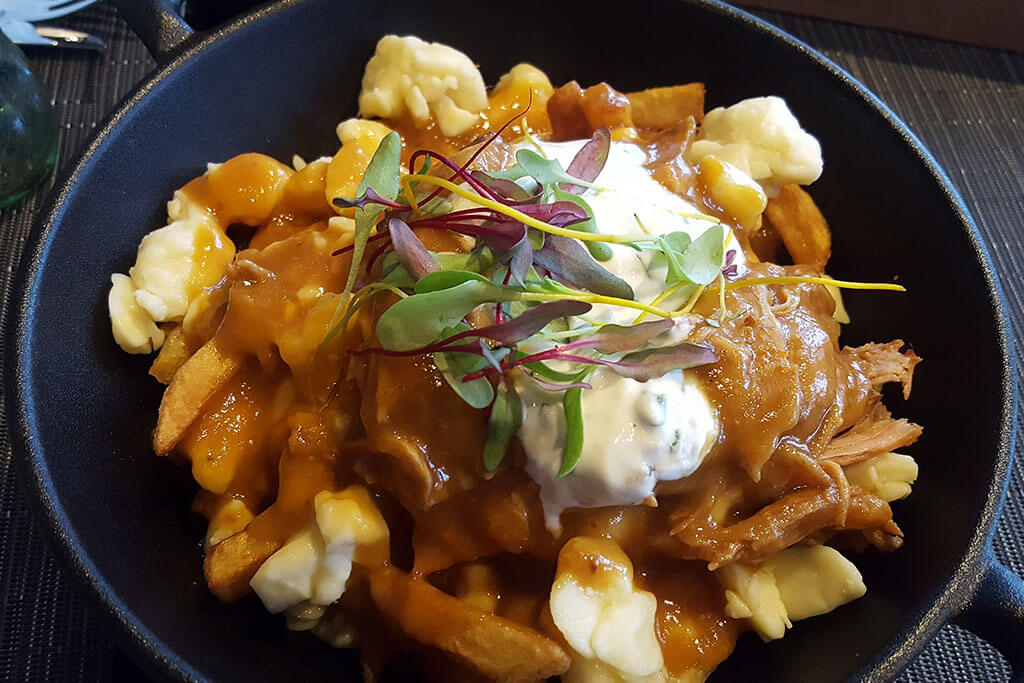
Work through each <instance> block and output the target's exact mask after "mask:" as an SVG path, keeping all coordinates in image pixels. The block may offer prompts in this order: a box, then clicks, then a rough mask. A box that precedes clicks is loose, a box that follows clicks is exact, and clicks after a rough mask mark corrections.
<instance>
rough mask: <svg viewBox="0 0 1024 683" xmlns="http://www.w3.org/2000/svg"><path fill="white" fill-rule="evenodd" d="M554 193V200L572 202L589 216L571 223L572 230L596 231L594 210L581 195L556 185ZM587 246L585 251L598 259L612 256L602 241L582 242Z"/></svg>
mask: <svg viewBox="0 0 1024 683" xmlns="http://www.w3.org/2000/svg"><path fill="white" fill-rule="evenodd" d="M553 192H554V194H555V201H559V202H572V203H573V204H575V205H576V206H578V207H580V208H581V209H583V210H584V211H586V212H587V215H588V216H590V218H588V219H587V220H585V221H583V222H581V223H573V224H572V229H573V230H583V231H585V232H597V222H596V221H595V220H594V210H593V209H591V208H590V204H588V203H587V202H586V200H585V199H583V197H580V196H579V195H578V194H573V193H572V192H566V191H565V190H563V189H562V188H560V187H558V186H557V185H556V186H555V187H554V188H553ZM584 245H585V246H586V247H587V251H589V252H590V255H591V256H593V257H594V258H595V259H597V260H598V261H607V260H609V259H610V258H611V257H612V249H611V247H609V246H608V245H607V244H605V243H604V242H584Z"/></svg>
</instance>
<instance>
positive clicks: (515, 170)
mask: <svg viewBox="0 0 1024 683" xmlns="http://www.w3.org/2000/svg"><path fill="white" fill-rule="evenodd" d="M487 175H489V176H491V177H492V178H500V179H501V180H519V179H520V178H526V177H527V176H529V175H530V174H529V173H527V171H526V169H525V168H523V167H522V166H520V165H519V164H514V165H512V166H509V167H508V168H506V169H504V170H502V171H489V172H488V173H487Z"/></svg>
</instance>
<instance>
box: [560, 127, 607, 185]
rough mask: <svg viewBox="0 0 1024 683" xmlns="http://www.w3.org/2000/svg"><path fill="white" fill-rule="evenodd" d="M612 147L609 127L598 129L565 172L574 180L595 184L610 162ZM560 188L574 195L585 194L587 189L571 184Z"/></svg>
mask: <svg viewBox="0 0 1024 683" xmlns="http://www.w3.org/2000/svg"><path fill="white" fill-rule="evenodd" d="M611 146H612V132H611V131H610V130H608V127H607V126H602V127H601V128H598V129H597V130H595V131H594V135H593V137H591V138H590V141H589V142H588V143H587V144H585V145H583V146H582V147H580V151H578V152H576V156H575V157H573V159H572V161H571V162H570V163H569V168H567V169H565V172H566V173H568V174H569V175H571V176H572V177H574V178H579V179H580V180H584V181H586V182H588V183H592V182H594V181H595V180H597V176H598V175H599V174H600V173H601V170H602V169H603V168H604V165H605V163H606V162H607V161H608V153H609V152H610V151H611ZM560 187H561V189H563V190H565V191H566V192H569V193H572V194H583V191H584V190H585V189H586V188H584V187H583V186H582V185H576V184H571V183H563V184H562V185H560Z"/></svg>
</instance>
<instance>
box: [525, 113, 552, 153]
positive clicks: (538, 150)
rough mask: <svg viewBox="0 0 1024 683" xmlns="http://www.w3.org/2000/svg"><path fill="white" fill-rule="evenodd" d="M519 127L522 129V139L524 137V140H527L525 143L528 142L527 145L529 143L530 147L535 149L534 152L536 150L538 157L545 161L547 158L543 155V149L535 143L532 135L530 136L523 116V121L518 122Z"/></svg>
mask: <svg viewBox="0 0 1024 683" xmlns="http://www.w3.org/2000/svg"><path fill="white" fill-rule="evenodd" d="M519 125H520V126H521V127H522V129H523V137H525V138H526V139H527V141H528V142H529V143H530V144H531V145H533V147H534V149H536V150H537V154H539V155H541V156H542V157H544V158H545V159H547V158H548V157H547V155H546V154H544V148H543V147H541V146H540V143H538V142H537V141H536V140H535V139H534V137H533V135H531V134H530V124H529V123H527V122H526V117H525V116H524V117H523V120H522V121H520V122H519Z"/></svg>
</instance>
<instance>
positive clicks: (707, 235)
mask: <svg viewBox="0 0 1024 683" xmlns="http://www.w3.org/2000/svg"><path fill="white" fill-rule="evenodd" d="M724 242H725V229H724V228H723V227H722V224H721V223H718V224H716V225H713V226H712V227H710V228H708V229H707V230H705V231H704V233H703V234H701V235H700V237H698V238H697V239H695V240H694V241H693V243H692V244H690V246H689V247H687V248H686V251H685V252H684V253H683V257H682V262H681V265H682V270H683V273H685V275H686V279H687V280H689V281H690V282H692V283H694V284H695V285H707V284H711V282H713V281H714V279H715V278H716V277H718V274H719V273H720V272H721V270H722V259H723V258H724V257H725V254H724V251H725V245H724Z"/></svg>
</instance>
